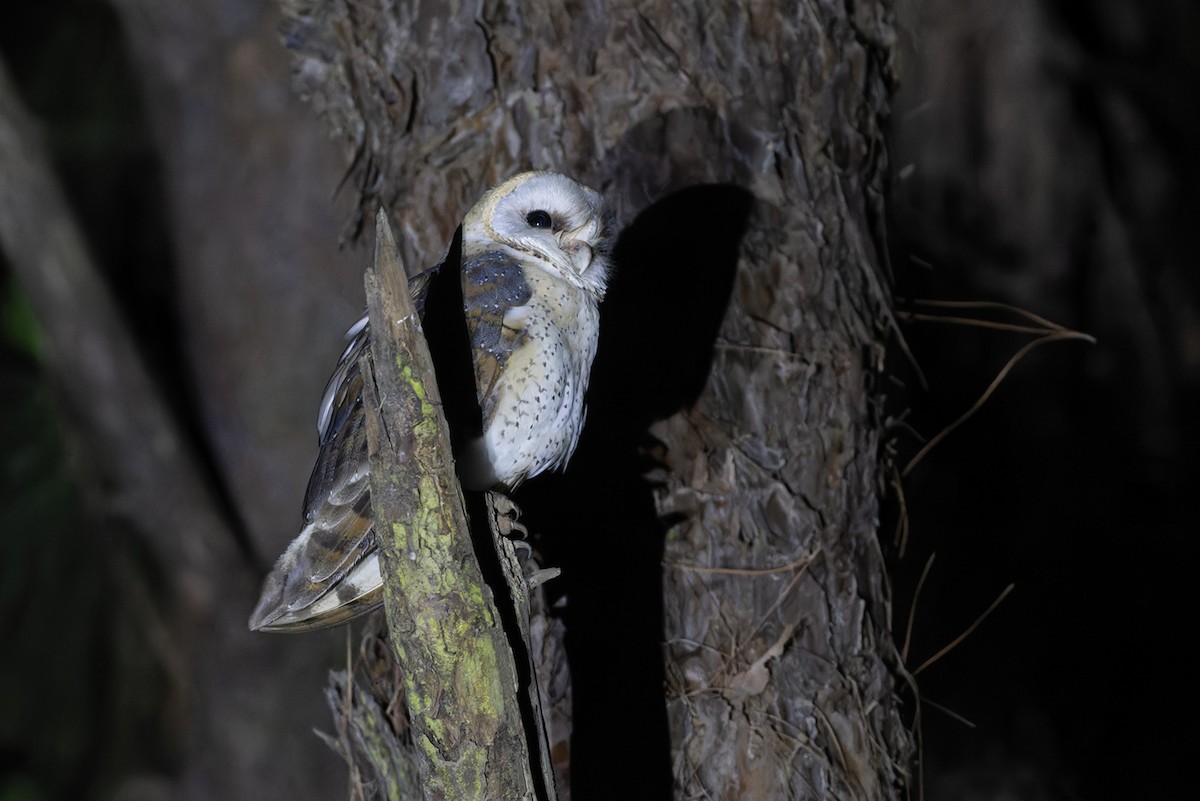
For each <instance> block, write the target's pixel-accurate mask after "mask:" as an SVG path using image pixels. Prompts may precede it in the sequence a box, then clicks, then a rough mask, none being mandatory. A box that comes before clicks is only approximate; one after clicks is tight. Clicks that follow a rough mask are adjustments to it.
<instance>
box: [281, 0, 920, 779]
mask: <svg viewBox="0 0 1200 801" xmlns="http://www.w3.org/2000/svg"><path fill="white" fill-rule="evenodd" d="M284 8H285V15H286V17H287V20H288V21H287V24H286V35H287V41H288V44H289V46H290V47H292V48H293V50H294V53H295V67H296V75H297V84H298V87H299V89H300V91H301V93H302V94H304V95H305V96H307V97H308V98H309V99H310V100H311V102H312V103H313V105H314V106H315V107H316V108H318V109H319V110H321V111H322V112H323V113H324V114H325V116H326V118H327V119H328V120H329V122H330V123H331V125H332V126H333V128H334V130H335V132H336V133H337V134H338V135H339V136H342V137H344V138H345V139H346V140H347V141H348V142H349V143H351V145H352V146H353V147H354V149H355V153H356V157H355V160H354V163H353V166H352V168H351V185H352V186H354V187H355V188H356V189H357V191H358V193H359V212H358V219H359V220H360V221H361V220H364V219H370V214H371V212H372V211H373V209H374V208H375V206H376V205H377V204H380V203H382V204H383V205H384V206H385V207H387V208H390V209H391V211H392V213H393V215H394V219H395V220H396V221H397V223H398V226H399V231H400V234H401V236H400V243H399V244H400V249H401V252H402V254H403V256H404V260H405V261H406V262H407V263H408V264H409V266H410V269H416V268H417V267H420V266H425V265H429V264H431V263H433V262H434V261H436V260H437V259H438V258H439V257H440V256H441V255H442V253H443V252H444V251H445V248H446V244H447V243H448V242H449V240H450V235H451V233H452V232H453V230H454V228H455V226H456V225H457V224H458V221H459V220H460V219H461V217H462V214H463V213H464V212H465V210H466V209H467V208H468V206H469V204H470V203H471V202H473V201H474V199H475V198H476V197H478V195H479V194H480V192H481V191H482V190H483V189H484V188H486V187H487V186H488V185H489V184H492V183H495V182H497V181H498V180H500V179H502V178H504V177H506V176H508V175H510V174H511V173H513V172H515V171H517V170H519V169H522V168H546V169H555V170H559V171H562V172H566V173H568V174H570V175H572V176H574V177H576V178H577V179H579V180H581V181H583V182H585V183H588V184H591V185H592V186H595V187H596V188H597V189H599V190H601V191H602V192H603V193H604V195H605V196H606V198H607V199H608V200H609V202H610V203H611V204H612V206H613V209H614V211H615V217H616V222H617V225H618V226H619V227H620V228H621V229H622V231H623V233H622V236H621V239H620V241H619V243H618V247H617V252H616V254H615V256H616V261H617V263H618V265H619V266H618V274H617V277H616V279H615V281H614V284H613V287H612V290H611V293H610V296H609V299H608V300H607V301H606V303H605V306H604V312H603V313H604V315H605V317H604V323H603V330H602V335H601V336H602V340H601V346H600V352H599V354H598V356H597V360H596V366H595V369H594V371H593V376H592V390H591V395H590V400H589V404H590V412H589V418H588V423H589V424H588V429H587V430H586V431H585V433H584V436H583V440H582V442H581V444H580V448H579V451H578V453H577V455H576V457H575V460H574V462H573V463H572V467H571V468H570V470H568V473H567V475H566V476H565V477H563V478H562V479H561V481H560V482H559V483H558V484H556V485H555V491H554V493H553V495H554V497H553V498H552V499H550V500H548V501H546V499H545V498H544V497H539V495H538V491H537V488H536V487H535V486H534V485H535V484H537V482H531V485H530V487H529V488H528V495H527V496H526V497H527V498H528V500H527V502H526V503H524V504H523V505H524V506H525V508H526V512H527V513H528V516H529V519H530V520H531V521H533V522H531V529H535V534H537V531H536V529H541V530H542V531H543V534H544V538H545V539H544V543H543V546H544V550H545V552H546V554H547V561H548V562H549V563H550V564H561V565H562V567H563V577H562V579H561V580H560V581H561V583H560V584H559V589H558V592H559V593H560V594H561V595H562V596H563V597H562V598H561V599H559V602H560V603H563V604H565V609H566V611H565V619H566V623H567V628H568V632H569V633H568V641H567V644H568V650H569V656H570V660H571V672H572V675H573V677H574V689H573V713H572V716H571V720H572V721H573V723H574V726H575V731H574V734H573V736H572V739H571V742H570V744H569V745H568V743H567V742H566V741H565V740H560V741H557V742H552V749H553V751H554V753H555V755H556V756H555V759H556V763H558V762H560V761H561V759H563V758H565V757H566V755H568V754H569V759H570V775H571V792H572V795H574V796H575V797H577V798H590V797H613V794H615V793H620V792H625V793H634V794H636V797H664V796H665V795H666V794H668V793H671V792H673V793H674V794H675V796H676V797H680V798H693V797H695V798H699V797H706V798H740V799H756V798H761V799H778V798H863V799H867V798H870V799H876V798H892V797H898V796H899V794H900V793H901V787H902V786H903V784H904V783H905V781H906V776H907V764H908V760H909V757H910V754H911V747H910V739H909V735H908V733H907V731H906V729H905V726H904V725H903V723H902V721H901V718H900V712H899V702H898V700H897V697H896V680H895V674H896V671H898V670H899V669H900V666H899V665H898V658H897V656H896V653H895V649H894V647H893V645H892V640H891V634H890V619H889V618H890V609H889V604H888V588H887V584H886V579H885V576H884V569H883V563H882V558H881V555H880V551H879V548H878V545H877V541H876V538H875V526H876V524H877V517H878V508H879V502H878V495H879V491H880V486H881V482H880V468H879V463H878V460H879V454H878V451H879V444H880V432H879V420H878V419H877V416H876V413H875V406H874V403H873V401H874V399H875V394H874V393H875V392H876V391H877V390H876V387H875V383H874V378H875V376H877V375H878V373H879V370H880V369H881V367H880V365H881V349H882V345H881V340H882V338H883V336H884V331H885V330H886V324H885V321H886V319H887V308H888V303H889V298H888V293H887V289H886V280H885V279H884V278H882V277H881V276H882V275H883V274H884V272H885V270H884V265H883V262H884V257H883V256H882V255H881V254H880V251H879V249H878V247H879V245H880V243H881V241H882V231H881V229H880V226H879V225H877V224H876V223H877V221H878V220H879V219H880V214H879V212H880V204H881V200H880V194H879V190H880V185H881V182H882V175H883V170H884V168H885V164H886V160H885V155H884V150H883V147H882V139H881V133H880V128H879V125H880V120H881V118H882V116H883V114H884V112H885V110H886V103H887V91H888V81H889V76H890V53H891V47H892V29H891V26H890V22H889V20H888V16H887V9H886V8H885V6H884V5H883V4H881V3H872V2H863V3H855V4H845V3H838V2H819V1H818V2H799V3H784V2H767V3H758V4H752V5H749V6H732V5H717V4H712V5H708V4H692V5H688V6H684V7H681V6H679V5H677V4H666V3H662V4H634V3H632V2H610V3H599V2H592V3H581V4H570V5H567V6H560V5H554V4H545V5H543V4H540V3H534V2H511V3H463V4H447V5H440V4H431V3H416V2H400V3H383V2H372V1H371V0H337V1H336V2H295V0H285V2H284ZM656 420H657V421H659V422H658V423H657V424H655V427H654V429H653V432H654V436H655V437H657V438H658V440H659V441H660V442H661V444H662V445H665V449H662V448H659V449H657V450H655V453H656V454H657V455H658V456H659V457H661V458H662V459H663V461H665V463H666V465H667V466H668V467H669V471H668V472H667V474H666V477H665V478H664V479H663V480H662V482H661V483H660V485H659V486H658V489H657V494H656V495H654V496H653V497H652V496H651V494H650V490H649V489H648V487H647V485H646V484H645V482H643V481H641V479H640V478H638V475H639V473H640V472H641V471H643V470H644V469H645V467H646V462H645V460H644V459H642V460H639V453H642V454H643V455H644V454H645V451H644V450H643V451H639V447H640V446H642V445H645V444H646V438H645V436H644V435H645V432H646V430H647V428H648V427H649V426H650V425H651V424H652V423H655V421H656ZM539 501H546V502H545V503H544V504H539V503H538V502H539ZM556 504H557V505H556ZM539 505H540V507H541V510H542V511H540V512H539V511H538V507H539ZM660 518H665V519H666V520H668V521H669V522H670V527H669V529H664V527H662V526H661V525H660V524H659V523H658V520H659V519H660ZM551 586H552V587H553V584H552V585H551ZM647 620H649V621H651V622H650V624H649V626H647V624H646V621H647ZM664 641H665V643H666V649H665V657H666V663H665V668H664V666H663V661H662V657H663V652H662V651H660V650H659V643H660V642H664ZM647 676H649V681H647V679H646V677H647ZM656 677H657V678H656ZM663 678H665V679H666V686H667V697H666V699H665V713H664V711H663V706H664V698H663V696H662V680H663ZM659 734H661V736H662V739H663V741H664V747H663V748H662V749H661V751H657V752H656V751H655V750H654V748H653V747H649V748H642V747H640V746H641V745H645V744H649V745H650V746H653V744H654V742H655V738H656V737H658V735H659ZM553 739H554V735H553V734H552V740H553ZM667 743H669V745H666V744H667ZM623 744H627V745H623ZM630 744H631V745H630ZM622 748H625V749H626V750H624V751H622V750H621V749H622ZM647 753H649V754H651V756H650V757H646V756H644V755H645V754H647ZM600 755H602V756H600ZM659 757H661V760H660V759H659ZM656 760H657V761H661V763H662V764H661V766H659V765H657V762H656ZM668 765H669V768H668ZM668 770H669V773H668ZM672 788H673V790H672Z"/></svg>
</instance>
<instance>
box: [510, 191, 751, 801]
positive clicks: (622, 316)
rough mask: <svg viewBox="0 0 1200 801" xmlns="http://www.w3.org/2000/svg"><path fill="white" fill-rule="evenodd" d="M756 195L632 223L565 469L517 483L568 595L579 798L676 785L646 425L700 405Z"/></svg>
mask: <svg viewBox="0 0 1200 801" xmlns="http://www.w3.org/2000/svg"><path fill="white" fill-rule="evenodd" d="M752 202H753V196H752V195H751V194H750V193H749V192H747V191H746V190H744V189H741V188H740V187H737V186H733V185H723V184H708V185H701V186H694V187H691V188H688V189H684V190H681V191H679V192H676V193H674V194H672V195H670V196H668V197H666V198H664V199H663V200H661V201H659V202H657V203H655V204H653V205H652V206H650V207H649V208H647V209H646V210H645V211H643V212H642V213H641V214H640V215H639V216H638V217H637V219H636V220H634V222H633V223H632V224H631V225H630V226H629V227H627V228H626V229H625V230H624V231H623V232H622V233H621V235H620V237H619V239H618V241H617V245H616V248H615V251H614V253H613V261H614V263H615V265H616V268H615V274H614V277H613V280H612V282H611V285H610V289H609V292H608V297H607V299H606V300H605V301H604V304H603V306H602V307H601V309H602V311H601V319H602V321H601V329H600V344H599V350H598V352H597V355H596V361H595V364H594V367H593V370H592V377H591V386H590V388H589V392H588V417H587V424H586V426H585V428H584V430H583V434H582V436H581V439H580V443H579V448H578V450H577V451H576V453H575V456H574V458H573V459H572V461H571V464H570V466H569V468H568V469H567V471H566V472H565V473H564V474H561V475H549V476H541V477H538V478H537V479H535V480H532V481H530V482H528V483H527V484H526V485H525V486H524V487H522V488H521V489H520V490H519V491H518V492H517V494H516V495H515V500H516V501H517V503H518V504H519V505H520V506H521V507H522V509H523V510H524V514H525V517H524V519H525V521H526V523H527V524H528V526H529V529H530V531H531V532H533V534H534V536H535V541H536V544H537V545H538V546H539V548H540V550H541V552H542V555H543V563H544V564H546V565H554V566H558V567H561V568H562V576H561V577H560V578H558V579H555V580H554V581H552V582H550V583H549V584H548V585H547V592H548V594H549V595H550V596H551V597H550V600H551V602H553V601H554V600H556V599H561V598H564V597H565V599H566V603H565V605H564V606H563V607H562V608H563V609H564V610H565V611H564V612H563V614H564V615H565V623H566V628H567V639H566V646H567V655H568V659H569V661H570V667H571V673H572V693H573V726H574V734H573V738H572V743H571V777H572V779H571V785H572V797H574V798H575V799H578V800H579V801H587V800H588V799H592V798H605V799H608V798H613V797H615V796H616V795H617V794H619V793H620V794H624V795H626V796H628V797H633V798H642V799H658V798H662V799H669V798H671V797H672V781H671V761H670V742H669V735H668V728H667V714H666V704H665V695H664V683H665V675H664V670H663V645H662V643H663V605H662V555H663V541H664V535H665V531H666V526H665V524H664V522H663V521H662V520H660V519H659V517H658V515H657V513H656V511H655V508H654V502H653V497H652V495H651V486H650V484H649V483H648V482H647V480H646V479H645V478H644V475H645V473H646V472H647V471H648V470H649V469H650V468H651V467H653V462H652V461H651V459H650V457H649V456H648V455H647V450H648V449H647V446H648V445H650V444H652V440H651V438H650V436H649V435H648V433H647V428H648V427H649V426H650V425H651V424H652V423H653V422H655V421H656V420H661V419H663V418H666V417H669V416H670V415H672V414H674V413H675V412H678V411H680V410H682V409H686V408H688V407H689V406H691V405H692V404H693V403H694V402H695V401H696V399H697V398H698V397H699V395H700V393H701V391H702V390H703V388H704V385H705V382H706V380H707V377H708V373H709V368H710V365H711V362H712V355H713V346H714V342H715V339H716V336H717V332H718V330H719V328H720V325H721V321H722V319H723V317H724V315H725V310H726V308H727V307H728V305H729V298H730V293H731V291H732V288H733V282H734V274H735V272H736V268H737V258H738V250H739V245H740V242H741V239H742V236H743V235H744V234H745V231H746V227H747V225H748V222H749V217H750V211H751V206H752Z"/></svg>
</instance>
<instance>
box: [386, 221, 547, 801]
mask: <svg viewBox="0 0 1200 801" xmlns="http://www.w3.org/2000/svg"><path fill="white" fill-rule="evenodd" d="M376 224H377V234H376V249H375V263H374V265H373V267H372V269H370V270H368V272H367V275H366V281H365V283H366V291H367V310H368V313H369V315H370V318H371V330H372V332H377V333H373V336H372V338H371V357H372V358H371V359H369V360H367V363H366V364H365V365H364V367H365V369H364V373H365V375H366V376H367V380H366V381H365V387H366V399H365V400H366V408H367V437H368V443H369V447H370V466H371V502H372V509H373V511H374V514H375V521H376V522H375V536H376V537H378V539H379V549H380V554H381V556H382V569H383V575H384V608H385V609H386V611H387V618H388V628H389V630H390V632H391V638H390V639H391V642H392V644H393V648H394V649H395V652H396V657H397V659H398V660H399V663H400V666H401V675H402V677H403V693H404V698H405V702H406V705H407V707H408V711H409V720H410V721H411V725H412V731H413V739H414V743H415V746H416V749H417V752H418V754H419V759H418V763H417V764H418V769H419V772H420V774H421V775H420V778H419V784H420V785H421V787H422V788H423V791H424V796H425V798H426V799H428V800H429V801H434V800H435V799H439V800H440V799H450V800H452V801H459V800H460V799H462V800H464V801H465V800H467V799H500V798H502V799H533V798H534V790H533V787H534V784H533V779H532V777H531V774H530V759H529V748H528V743H527V739H526V734H525V731H524V728H523V726H522V720H521V712H520V708H519V705H518V702H517V689H518V683H517V672H516V669H515V666H514V663H513V655H512V652H511V650H510V649H509V645H508V641H507V638H506V637H505V634H504V632H503V630H502V629H501V628H500V625H499V616H498V613H497V609H496V605H495V602H494V599H493V597H492V592H491V590H490V589H489V588H488V587H487V585H486V584H485V583H484V580H483V576H482V573H481V572H480V567H479V563H478V561H477V560H476V557H475V553H474V549H473V547H472V542H471V535H470V530H469V528H468V522H467V516H466V511H465V508H464V505H463V497H462V492H461V490H460V488H459V485H458V480H457V478H456V477H455V475H454V460H453V457H452V455H451V451H450V435H449V430H448V428H447V426H446V421H445V418H444V416H443V415H442V412H441V398H440V397H439V394H438V389H437V384H436V382H435V381H434V370H433V363H432V361H431V359H430V356H429V349H428V347H427V346H426V344H425V339H424V335H423V334H422V333H421V326H420V324H419V322H418V319H417V316H416V311H415V310H414V308H413V305H412V300H411V298H410V297H409V291H408V286H407V282H406V280H405V273H404V267H403V264H402V263H401V260H400V255H399V252H398V251H397V249H396V241H395V239H394V237H393V235H392V232H391V227H390V225H389V224H388V221H387V214H386V212H384V211H382V210H380V212H379V215H378V217H377V221H376ZM372 361H373V364H372ZM506 600H507V599H506Z"/></svg>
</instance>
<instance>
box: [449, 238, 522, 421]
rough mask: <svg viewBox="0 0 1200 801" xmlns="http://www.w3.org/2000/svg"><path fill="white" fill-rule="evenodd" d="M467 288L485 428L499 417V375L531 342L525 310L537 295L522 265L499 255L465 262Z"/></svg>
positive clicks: (466, 305) (466, 308) (488, 254)
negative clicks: (530, 287) (531, 288)
mask: <svg viewBox="0 0 1200 801" xmlns="http://www.w3.org/2000/svg"><path fill="white" fill-rule="evenodd" d="M462 288H463V311H464V312H465V314H466V318H467V331H468V334H469V336H470V338H471V351H472V354H471V355H472V359H473V361H474V364H475V383H476V388H477V389H478V392H479V405H480V407H481V409H482V411H483V427H484V430H486V429H487V427H488V426H489V425H490V424H491V422H492V419H493V417H494V416H495V412H496V405H497V400H498V397H499V394H498V386H499V379H500V376H501V375H502V374H503V372H504V369H505V367H506V366H507V364H508V361H509V359H510V358H511V356H512V355H513V353H514V352H515V351H516V350H517V349H519V348H520V347H521V346H522V345H524V344H525V343H526V341H527V340H528V332H527V330H526V317H525V312H526V309H527V304H528V303H529V300H530V298H531V297H532V292H531V291H530V289H529V284H528V283H526V281H525V271H524V269H523V268H522V267H521V264H520V262H518V261H516V260H515V259H513V258H512V257H511V256H509V255H507V254H505V253H501V252H499V251H487V252H485V253H482V254H479V255H475V256H472V257H470V258H464V260H463V267H462Z"/></svg>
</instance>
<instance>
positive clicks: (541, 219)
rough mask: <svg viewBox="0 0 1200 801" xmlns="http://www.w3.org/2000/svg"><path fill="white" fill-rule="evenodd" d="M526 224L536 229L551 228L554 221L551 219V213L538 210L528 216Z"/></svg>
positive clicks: (526, 216)
mask: <svg viewBox="0 0 1200 801" xmlns="http://www.w3.org/2000/svg"><path fill="white" fill-rule="evenodd" d="M525 222H527V223H529V224H530V225H531V226H532V227H534V228H549V227H550V226H551V225H552V224H553V222H554V221H553V220H551V219H550V214H549V212H545V211H542V210H541V209H538V210H536V211H531V212H529V213H528V214H526V215H525Z"/></svg>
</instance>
